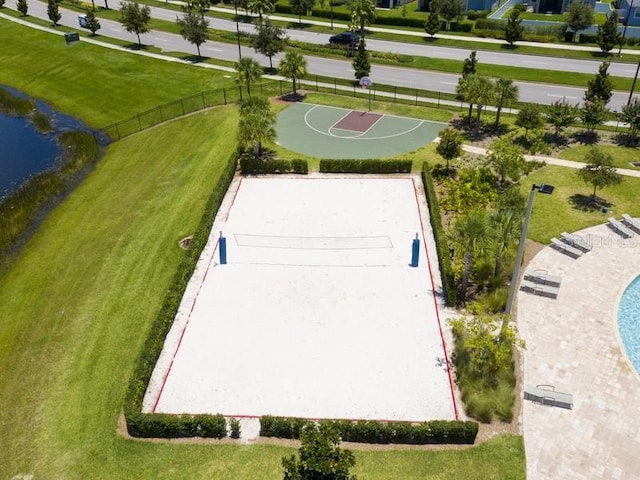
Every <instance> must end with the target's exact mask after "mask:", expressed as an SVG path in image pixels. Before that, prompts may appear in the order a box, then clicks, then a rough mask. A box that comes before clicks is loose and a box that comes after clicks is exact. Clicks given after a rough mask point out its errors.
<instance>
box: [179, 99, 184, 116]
mask: <svg viewBox="0 0 640 480" xmlns="http://www.w3.org/2000/svg"><path fill="white" fill-rule="evenodd" d="M180 105H181V106H182V115H184V101H183V100H182V99H180Z"/></svg>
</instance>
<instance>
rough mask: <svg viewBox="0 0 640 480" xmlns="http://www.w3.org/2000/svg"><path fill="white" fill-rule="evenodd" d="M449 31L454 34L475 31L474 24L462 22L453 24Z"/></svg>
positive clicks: (466, 21)
mask: <svg viewBox="0 0 640 480" xmlns="http://www.w3.org/2000/svg"><path fill="white" fill-rule="evenodd" d="M449 30H451V31H452V32H467V33H469V32H471V30H473V22H470V21H468V20H462V21H461V22H451V24H450V25H449Z"/></svg>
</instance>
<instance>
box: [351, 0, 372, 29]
mask: <svg viewBox="0 0 640 480" xmlns="http://www.w3.org/2000/svg"><path fill="white" fill-rule="evenodd" d="M349 7H350V8H351V18H352V19H353V22H354V23H355V24H359V25H360V35H361V36H362V37H364V27H365V26H366V25H369V24H371V23H373V22H374V21H375V19H376V4H375V3H374V2H373V1H372V0H351V2H350V4H349Z"/></svg>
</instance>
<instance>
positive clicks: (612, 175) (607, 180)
mask: <svg viewBox="0 0 640 480" xmlns="http://www.w3.org/2000/svg"><path fill="white" fill-rule="evenodd" d="M585 162H587V165H585V166H584V167H583V168H581V169H580V170H578V176H579V177H580V178H581V179H582V181H584V182H585V183H587V184H589V185H591V186H592V187H593V193H592V194H591V198H592V200H593V202H594V203H596V199H597V197H596V191H597V189H598V188H605V187H609V186H612V185H618V184H619V183H621V182H622V179H623V177H622V175H621V174H619V173H618V172H617V170H616V168H615V167H614V166H613V157H612V156H611V155H609V154H608V153H605V152H603V151H602V150H600V149H599V148H598V147H591V149H590V150H589V152H588V153H587V155H586V156H585Z"/></svg>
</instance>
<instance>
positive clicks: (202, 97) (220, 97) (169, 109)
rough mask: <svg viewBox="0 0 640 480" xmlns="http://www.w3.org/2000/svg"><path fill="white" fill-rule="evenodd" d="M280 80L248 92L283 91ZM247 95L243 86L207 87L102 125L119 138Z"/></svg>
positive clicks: (105, 132)
mask: <svg viewBox="0 0 640 480" xmlns="http://www.w3.org/2000/svg"><path fill="white" fill-rule="evenodd" d="M282 83H283V82H269V83H261V84H256V85H252V86H251V94H260V95H266V96H271V95H282V92H283V88H284V86H283V84H282ZM246 96H248V93H247V91H246V88H244V86H238V87H236V88H222V89H219V90H207V91H204V92H200V93H197V94H195V95H191V96H189V97H183V98H180V99H178V100H175V101H173V102H169V103H165V104H163V105H159V106H157V107H154V108H152V109H149V110H147V111H146V112H141V113H138V114H136V115H134V116H133V117H130V118H127V119H126V120H121V121H119V122H116V123H114V124H111V125H109V126H107V127H104V128H102V129H101V131H102V132H104V134H105V135H107V136H108V137H109V138H110V139H111V140H112V141H115V140H120V139H121V138H124V137H127V136H129V135H132V134H134V133H138V132H141V131H142V130H145V129H147V128H150V127H153V126H155V125H158V124H160V123H162V122H166V121H167V120H172V119H174V118H178V117H182V116H184V115H188V114H190V113H194V112H198V111H200V110H204V109H205V108H210V107H215V106H217V105H227V104H229V103H235V102H238V101H240V100H242V98H243V97H246Z"/></svg>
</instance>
